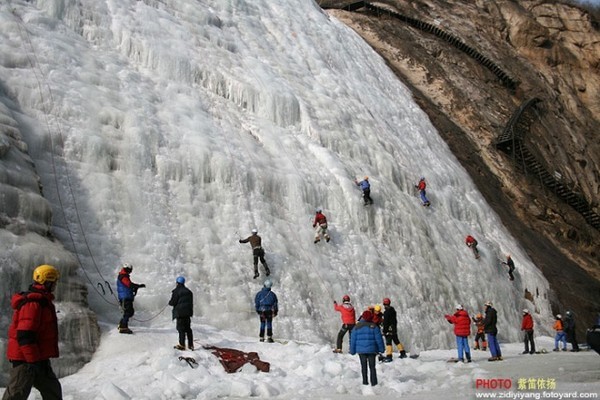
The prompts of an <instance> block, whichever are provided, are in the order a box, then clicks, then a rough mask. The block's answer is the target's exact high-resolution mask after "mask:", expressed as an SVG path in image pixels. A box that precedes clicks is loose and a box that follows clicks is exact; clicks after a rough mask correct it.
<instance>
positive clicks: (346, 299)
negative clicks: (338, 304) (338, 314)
mask: <svg viewBox="0 0 600 400" xmlns="http://www.w3.org/2000/svg"><path fill="white" fill-rule="evenodd" d="M342 300H344V301H350V296H348V295H347V294H345V295H344V297H342Z"/></svg>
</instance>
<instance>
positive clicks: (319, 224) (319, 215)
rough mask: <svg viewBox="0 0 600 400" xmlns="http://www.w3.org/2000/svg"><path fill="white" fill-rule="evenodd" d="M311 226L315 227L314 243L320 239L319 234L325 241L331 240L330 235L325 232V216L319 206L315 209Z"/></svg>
mask: <svg viewBox="0 0 600 400" xmlns="http://www.w3.org/2000/svg"><path fill="white" fill-rule="evenodd" d="M313 228H317V230H316V231H315V244H317V243H319V242H320V241H321V235H323V237H324V238H325V241H326V242H329V241H330V240H331V237H330V236H329V234H328V233H327V217H325V214H323V212H322V211H321V209H320V208H317V209H316V211H315V220H314V221H313Z"/></svg>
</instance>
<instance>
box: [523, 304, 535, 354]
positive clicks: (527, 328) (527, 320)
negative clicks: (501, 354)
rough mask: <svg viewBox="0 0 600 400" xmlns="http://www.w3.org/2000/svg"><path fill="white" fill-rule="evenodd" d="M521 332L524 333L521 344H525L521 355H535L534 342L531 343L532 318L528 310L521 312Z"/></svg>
mask: <svg viewBox="0 0 600 400" xmlns="http://www.w3.org/2000/svg"><path fill="white" fill-rule="evenodd" d="M521 330H522V331H524V332H525V336H524V337H523V343H525V350H524V351H523V354H527V353H529V354H535V342H534V341H533V318H532V316H531V314H529V310H528V309H524V310H523V320H522V321H521ZM530 345H531V346H530Z"/></svg>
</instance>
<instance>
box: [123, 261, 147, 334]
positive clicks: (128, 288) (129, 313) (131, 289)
mask: <svg viewBox="0 0 600 400" xmlns="http://www.w3.org/2000/svg"><path fill="white" fill-rule="evenodd" d="M131 272H133V265H131V264H127V263H125V264H123V268H121V271H120V272H119V276H118V277H117V294H118V297H119V305H120V306H121V310H122V311H123V317H122V318H121V321H119V326H118V328H119V333H133V331H132V330H131V329H129V318H131V317H133V314H134V313H135V310H134V309H133V300H134V299H135V296H136V295H137V290H138V289H139V288H145V287H146V285H144V284H143V283H142V284H137V283H133V282H132V281H131V278H130V277H129V275H130V274H131Z"/></svg>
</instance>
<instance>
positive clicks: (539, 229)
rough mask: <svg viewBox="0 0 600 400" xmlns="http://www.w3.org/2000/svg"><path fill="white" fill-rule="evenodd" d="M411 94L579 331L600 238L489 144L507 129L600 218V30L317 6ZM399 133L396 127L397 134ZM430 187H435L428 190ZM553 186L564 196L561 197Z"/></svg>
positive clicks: (498, 16)
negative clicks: (350, 30)
mask: <svg viewBox="0 0 600 400" xmlns="http://www.w3.org/2000/svg"><path fill="white" fill-rule="evenodd" d="M320 5H321V7H323V8H325V9H327V12H328V13H329V14H330V15H332V16H334V17H336V18H338V19H340V20H342V21H343V22H344V23H346V24H347V25H348V26H350V27H352V28H353V29H354V30H355V31H356V32H357V33H358V34H359V35H361V36H362V37H363V38H364V39H365V40H366V41H367V42H368V43H370V44H371V46H372V47H373V48H374V49H375V50H376V51H377V52H378V53H379V54H380V55H381V56H382V57H384V58H385V60H387V62H388V63H389V65H390V67H391V68H392V69H393V70H394V71H395V72H396V73H397V75H398V76H399V78H400V79H402V80H403V81H404V82H405V83H406V84H407V85H408V86H409V87H410V88H411V89H412V91H413V93H414V96H415V98H416V99H417V101H418V102H419V103H420V104H421V106H422V107H423V108H424V109H425V110H426V111H427V113H428V114H429V116H430V118H431V119H432V121H433V122H434V124H435V125H436V126H437V128H438V130H439V131H440V133H441V134H442V136H444V138H445V139H446V141H447V142H448V144H449V146H450V147H451V148H452V149H453V151H454V153H455V155H456V156H457V157H458V158H459V159H460V160H461V162H462V164H463V165H464V166H465V168H466V169H467V170H468V171H469V172H470V174H471V176H472V177H473V179H474V180H475V182H476V183H477V184H478V186H479V188H480V190H481V191H482V193H484V195H485V196H486V198H487V199H488V201H489V202H490V204H492V205H493V207H494V208H495V210H496V212H498V214H499V215H500V216H501V217H502V219H503V221H504V223H505V224H506V225H507V226H508V227H509V228H510V229H511V231H512V233H513V234H514V235H515V237H517V238H518V239H519V240H520V241H521V242H522V243H523V245H524V246H525V248H526V249H527V250H528V253H529V254H530V256H531V258H532V259H533V260H534V262H536V264H537V265H538V266H539V267H540V268H541V269H542V271H543V272H544V274H545V275H546V276H547V278H548V280H549V281H550V283H551V284H552V286H553V289H554V291H555V298H553V299H552V300H553V302H554V307H555V309H556V311H561V312H564V311H565V310H566V309H572V310H574V311H575V312H576V313H577V314H578V316H579V320H580V329H581V333H583V328H584V327H585V326H589V325H590V324H592V321H593V320H594V318H595V316H596V315H597V313H598V311H600V310H599V309H598V307H599V306H598V305H599V304H600V284H599V283H598V282H599V280H600V269H599V268H598V265H599V264H600V263H599V261H600V232H599V231H598V226H597V225H596V227H593V225H592V224H591V223H590V220H589V218H588V220H586V219H585V218H584V216H583V215H582V213H581V212H578V211H576V210H575V209H574V208H573V206H571V205H569V204H568V203H567V202H565V200H564V199H563V197H561V196H562V195H561V194H559V193H558V189H556V187H555V188H554V189H550V188H549V187H548V186H545V185H544V184H543V182H544V180H545V179H544V178H543V176H542V174H541V173H540V172H537V170H533V171H532V169H531V168H525V169H523V168H522V167H523V164H524V163H525V161H523V160H521V159H520V158H519V155H518V154H515V152H513V153H512V154H511V153H510V152H508V153H505V152H501V151H499V149H498V148H497V146H496V141H497V138H498V137H499V136H500V135H501V134H502V133H503V131H505V129H506V127H507V126H508V123H509V121H510V120H511V117H512V116H513V115H515V112H516V111H517V110H518V109H519V107H520V106H521V105H522V104H524V103H526V102H527V101H528V100H530V99H534V98H537V99H539V100H540V101H539V102H536V103H535V104H536V105H535V106H531V107H527V108H526V109H525V112H523V113H522V115H521V116H522V118H520V119H519V120H518V121H519V122H518V124H515V128H514V130H515V131H518V134H519V135H522V136H521V137H522V142H523V146H526V147H527V149H529V152H530V153H531V156H532V157H534V158H535V160H536V162H537V163H538V164H539V166H540V168H543V170H544V171H546V172H547V173H548V175H550V176H551V178H548V179H552V180H554V181H555V182H558V183H557V184H559V185H560V187H561V188H564V189H565V190H567V191H568V192H569V193H570V194H572V195H574V196H576V197H577V198H578V199H583V201H584V202H585V203H586V206H587V209H588V211H589V212H588V214H586V215H597V214H600V209H599V198H600V173H599V171H600V140H599V134H598V131H597V126H598V122H599V119H600V95H599V94H600V56H599V55H600V33H599V32H598V30H596V28H595V26H596V27H597V23H595V22H594V21H592V19H591V17H590V15H589V14H588V13H587V12H586V11H585V10H583V9H581V8H579V7H576V6H573V5H568V4H557V3H555V2H548V1H543V0H537V1H528V0H524V1H494V0H477V1H474V2H459V1H447V0H446V1H441V0H438V1H434V0H431V1H430V0H411V1H403V0H387V1H378V2H356V1H327V0H324V1H321V2H320ZM398 129H399V131H401V130H402V127H398ZM431 190H432V191H434V190H435V188H431ZM561 190H562V189H561Z"/></svg>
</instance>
